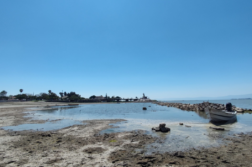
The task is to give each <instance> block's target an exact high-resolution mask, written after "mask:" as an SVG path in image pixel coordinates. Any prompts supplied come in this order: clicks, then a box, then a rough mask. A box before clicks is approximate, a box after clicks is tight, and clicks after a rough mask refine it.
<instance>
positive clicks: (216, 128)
mask: <svg viewBox="0 0 252 167" xmlns="http://www.w3.org/2000/svg"><path fill="white" fill-rule="evenodd" d="M209 128H210V129H215V130H225V129H224V128H218V127H211V126H210V127H209Z"/></svg>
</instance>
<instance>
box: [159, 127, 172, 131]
mask: <svg viewBox="0 0 252 167" xmlns="http://www.w3.org/2000/svg"><path fill="white" fill-rule="evenodd" d="M170 130H171V129H170V128H166V127H161V128H160V131H161V132H169V131H170Z"/></svg>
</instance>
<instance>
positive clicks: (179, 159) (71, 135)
mask: <svg viewBox="0 0 252 167" xmlns="http://www.w3.org/2000/svg"><path fill="white" fill-rule="evenodd" d="M60 104H62V103H60ZM47 105H52V106H53V105H59V104H58V103H43V102H42V103H38V102H29V103H25V102H17V103H15V104H4V105H2V104H1V103H0V128H1V127H4V126H11V125H19V124H23V123H43V122H45V121H43V120H39V121H38V120H30V119H29V118H27V117H23V116H25V115H26V114H25V113H24V112H25V111H27V109H26V107H31V106H32V107H35V106H38V107H45V106H47ZM62 105H67V104H62ZM34 110H35V108H34ZM119 121H123V120H119V119H118V120H92V121H83V122H84V123H85V124H84V125H74V126H71V127H67V128H63V129H60V130H57V131H46V132H41V131H5V130H2V129H0V166H99V167H100V166H102V167H103V166H251V162H252V134H237V135H235V136H233V137H232V138H225V139H223V140H225V141H227V142H229V144H226V145H223V146H221V147H215V148H207V149H204V148H202V149H197V150H196V149H191V150H187V151H185V152H172V153H171V152H170V153H158V152H153V153H152V154H151V155H146V154H145V149H146V148H145V146H146V145H147V144H151V143H153V142H159V143H162V142H164V139H162V138H159V137H153V136H151V135H147V134H145V132H144V131H131V132H119V133H113V134H102V135H100V134H99V132H100V131H101V130H104V129H107V128H111V127H112V126H111V125H110V124H111V123H116V122H119ZM216 137H218V136H216Z"/></svg>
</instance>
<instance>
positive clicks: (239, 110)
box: [235, 108, 244, 113]
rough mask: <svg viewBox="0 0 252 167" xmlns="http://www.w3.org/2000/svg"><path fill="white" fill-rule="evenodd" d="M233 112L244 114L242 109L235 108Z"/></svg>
mask: <svg viewBox="0 0 252 167" xmlns="http://www.w3.org/2000/svg"><path fill="white" fill-rule="evenodd" d="M235 111H237V112H239V113H242V112H244V110H243V109H242V108H236V109H235Z"/></svg>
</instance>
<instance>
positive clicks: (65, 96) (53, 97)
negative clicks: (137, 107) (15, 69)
mask: <svg viewBox="0 0 252 167" xmlns="http://www.w3.org/2000/svg"><path fill="white" fill-rule="evenodd" d="M23 91H24V90H23V89H19V92H20V93H19V94H16V95H9V96H7V91H6V90H3V91H1V92H0V100H8V99H9V100H11V99H18V100H37V101H38V100H47V101H57V100H62V101H82V100H88V99H89V100H95V99H99V98H97V96H95V95H92V96H90V97H89V98H84V97H81V95H79V94H77V93H75V92H68V93H67V92H59V93H58V94H59V96H58V95H57V94H56V93H54V92H52V90H48V93H45V92H42V93H40V94H36V95H34V94H29V93H23ZM103 99H105V100H107V101H113V100H121V99H122V98H121V97H120V96H111V97H110V96H107V95H106V96H105V97H104V98H103ZM132 99H133V98H131V100H132ZM136 99H137V97H136Z"/></svg>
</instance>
